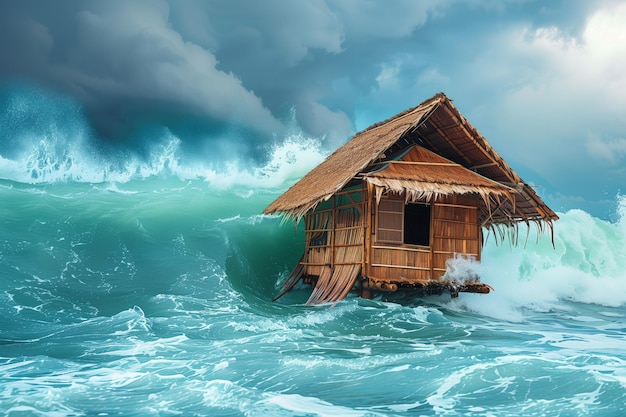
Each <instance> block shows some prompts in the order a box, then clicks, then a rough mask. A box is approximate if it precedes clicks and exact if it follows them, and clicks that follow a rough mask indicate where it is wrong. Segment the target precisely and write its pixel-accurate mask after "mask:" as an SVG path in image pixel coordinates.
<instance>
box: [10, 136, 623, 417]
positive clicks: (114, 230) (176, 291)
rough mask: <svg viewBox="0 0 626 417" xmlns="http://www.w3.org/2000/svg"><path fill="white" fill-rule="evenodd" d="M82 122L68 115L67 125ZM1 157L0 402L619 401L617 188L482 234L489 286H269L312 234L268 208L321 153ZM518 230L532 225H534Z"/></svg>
mask: <svg viewBox="0 0 626 417" xmlns="http://www.w3.org/2000/svg"><path fill="white" fill-rule="evenodd" d="M74 133H75V132H73V133H72V134H74ZM26 142H27V144H28V146H24V148H23V149H21V150H20V152H17V151H15V152H14V153H12V154H11V155H9V154H8V153H7V152H5V153H3V154H2V156H1V157H0V178H3V179H1V180H0V201H1V202H2V203H1V204H0V300H1V302H0V414H2V415H7V416H55V417H56V416H177V415H182V416H616V417H617V416H623V415H625V413H626V406H625V404H626V309H625V307H626V272H625V271H626V199H625V198H623V197H621V196H617V197H616V198H615V207H616V216H615V218H616V220H615V221H613V222H609V221H605V220H601V219H598V218H594V217H593V216H591V215H589V214H588V213H586V212H584V211H580V210H571V211H568V212H566V213H560V216H561V220H559V221H558V222H557V223H556V225H555V247H554V248H553V247H552V245H551V243H550V239H549V237H547V236H544V238H543V239H540V240H539V241H537V240H536V236H535V235H534V231H533V230H531V233H530V236H529V239H528V242H527V243H526V245H524V244H523V239H521V240H522V244H521V245H520V246H519V247H517V248H511V247H509V246H508V245H506V244H505V245H502V246H495V245H494V244H493V241H488V243H487V245H486V247H485V250H484V254H483V256H484V258H483V264H482V265H481V266H480V274H481V276H482V277H483V281H484V282H486V283H488V284H490V285H492V286H493V287H494V288H495V292H493V293H492V294H489V295H480V294H461V296H460V297H459V298H457V299H454V300H452V299H451V298H450V297H449V296H446V295H444V296H439V297H432V298H425V299H408V298H405V299H395V300H393V301H395V302H392V300H385V299H382V298H380V297H379V298H376V299H374V300H363V299H359V298H357V297H356V296H355V295H354V294H351V295H350V296H349V297H348V298H347V299H346V300H345V301H342V302H340V303H338V304H336V305H334V306H317V307H310V306H304V305H303V303H304V302H305V300H306V299H307V297H308V294H309V289H308V288H307V287H306V286H302V287H298V288H296V290H295V291H293V292H291V293H289V294H288V295H287V296H285V297H284V298H282V299H281V300H280V301H279V302H276V303H272V302H271V299H272V297H273V296H274V295H276V293H277V291H278V289H279V287H280V284H281V282H282V280H284V279H285V278H286V275H287V273H288V271H289V270H290V269H291V268H292V267H293V266H294V264H295V262H296V261H297V260H298V258H299V255H300V253H301V250H302V246H301V241H302V240H303V237H302V235H301V234H300V233H298V231H297V230H296V229H295V228H294V226H293V225H292V224H289V223H287V224H281V220H280V218H276V217H266V216H262V215H261V212H262V210H263V208H264V207H265V206H266V205H267V204H269V203H270V202H271V201H272V200H273V199H274V198H275V197H276V196H277V195H279V194H280V193H281V192H282V191H284V190H285V189H286V187H288V186H289V185H290V184H291V183H292V182H293V181H294V180H295V179H296V178H298V177H300V176H301V175H303V173H304V172H306V171H307V170H308V169H310V168H311V167H312V166H314V165H315V164H317V163H318V162H319V160H320V159H321V158H322V157H323V155H322V152H321V151H319V149H318V148H317V147H316V145H315V143H314V142H311V141H307V140H305V139H303V138H299V137H293V138H291V139H289V140H287V141H285V143H284V144H282V145H280V146H277V147H276V148H275V149H274V150H273V153H272V158H270V160H269V161H268V162H266V163H264V164H261V165H259V167H258V168H254V169H241V168H240V167H239V166H238V165H237V164H235V163H232V164H231V163H226V164H221V165H220V166H219V167H217V166H214V167H208V166H204V167H198V166H194V165H193V164H191V163H188V162H185V161H183V160H181V158H179V154H178V152H179V148H178V145H179V143H178V142H177V141H176V140H172V141H169V142H167V141H165V142H163V143H162V144H161V145H160V146H156V147H155V148H154V149H153V150H152V151H151V152H152V153H150V156H149V157H147V158H143V159H136V160H134V159H132V158H129V159H125V160H123V161H121V162H120V160H119V156H115V158H118V160H117V162H119V163H116V164H115V163H111V159H108V160H107V159H102V158H98V157H96V156H94V154H93V153H90V152H85V149H86V147H85V146H84V145H83V144H81V143H80V141H70V142H68V141H67V140H65V139H64V138H63V137H62V135H61V137H57V136H55V133H54V132H52V131H51V132H47V134H46V135H42V136H40V137H36V138H34V139H32V140H30V141H26ZM522 236H525V235H524V234H523V235H522Z"/></svg>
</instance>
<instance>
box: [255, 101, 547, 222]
mask: <svg viewBox="0 0 626 417" xmlns="http://www.w3.org/2000/svg"><path fill="white" fill-rule="evenodd" d="M414 145H419V146H420V147H422V148H425V149H427V150H429V151H431V153H430V154H428V155H427V154H426V153H424V152H422V151H419V150H418V151H415V154H413V155H411V156H410V157H409V158H417V159H419V158H422V159H425V160H424V161H419V160H417V159H416V160H415V161H414V162H428V161H430V162H435V159H436V158H434V157H433V156H432V153H434V154H436V155H439V156H441V157H442V158H444V160H447V162H446V163H448V164H452V163H454V165H448V166H444V165H441V166H438V167H437V166H436V165H432V164H431V165H430V166H428V165H426V164H413V165H414V166H413V167H412V168H409V167H408V166H409V165H410V164H405V165H407V166H406V167H400V165H403V164H400V163H394V162H390V161H391V160H397V159H398V157H399V155H404V153H405V152H406V150H407V149H409V148H410V147H412V146H414ZM411 152H413V151H411ZM411 152H409V154H411ZM407 155H408V154H407ZM381 163H383V164H384V163H389V166H388V167H387V168H386V169H385V170H383V171H376V170H377V169H378V168H380V166H381V165H380V164H381ZM444 168H446V169H444ZM459 168H462V170H460V169H459ZM413 171H414V172H413ZM472 174H473V175H472ZM354 178H362V179H366V180H367V181H369V182H371V183H373V184H374V185H377V186H378V187H381V189H384V188H385V187H386V188H387V189H389V190H394V189H397V188H402V189H403V191H405V192H408V193H410V194H411V193H412V195H414V196H417V195H419V194H420V193H422V194H424V193H426V194H430V195H435V194H443V195H445V194H450V193H452V192H455V193H456V192H461V191H462V190H465V192H461V193H462V194H467V193H478V194H480V195H481V196H483V198H485V196H488V198H491V200H486V203H489V201H492V202H493V203H494V206H493V207H491V206H490V207H489V208H488V211H489V214H488V218H487V219H483V223H484V225H486V226H489V225H491V224H504V225H512V224H515V223H517V222H520V221H525V222H529V221H535V222H541V221H544V222H547V223H548V224H551V222H552V221H553V220H556V219H558V216H557V215H556V214H555V213H554V212H553V211H552V210H551V209H550V208H549V207H548V206H547V205H546V204H545V203H544V202H543V201H541V199H540V198H539V196H537V194H536V193H535V191H534V190H533V189H532V188H531V187H530V186H529V185H528V184H526V183H525V182H524V181H522V179H521V178H520V177H519V176H518V175H517V174H516V173H515V172H514V171H513V170H512V169H511V168H510V167H509V165H508V164H507V163H506V162H505V161H504V160H503V159H502V158H501V157H500V155H498V153H497V152H496V151H495V150H493V148H492V147H491V146H490V145H489V143H488V142H487V141H486V140H485V138H483V137H482V136H481V135H480V133H478V131H477V130H476V129H475V128H474V127H473V126H472V125H471V124H470V123H469V122H468V121H467V120H465V118H464V117H463V116H462V115H461V113H459V111H458V110H457V109H456V108H455V107H454V105H453V104H452V101H451V100H449V99H448V98H447V97H446V96H445V95H444V94H442V93H440V94H437V95H435V96H434V97H432V98H430V99H428V100H426V101H424V102H423V103H422V104H420V105H419V106H417V107H414V108H412V109H409V110H407V111H405V112H403V113H400V114H398V115H396V116H394V117H392V118H390V119H387V120H385V121H383V122H380V123H377V124H375V125H373V126H370V127H369V128H367V129H365V130H364V131H362V132H359V133H357V134H356V135H355V136H354V137H353V138H352V139H351V140H350V141H349V142H347V143H346V144H345V145H343V146H342V147H340V148H339V149H337V150H336V151H335V152H334V153H333V154H331V155H330V156H329V157H328V158H326V160H325V161H324V162H322V163H321V164H320V165H318V166H317V167H315V168H314V169H313V170H311V172H309V173H308V174H307V175H306V176H305V177H304V178H302V179H301V180H300V181H299V182H297V183H296V184H295V185H294V186H292V187H291V188H290V189H288V190H287V191H286V192H285V193H284V194H282V195H281V196H280V197H278V198H277V199H276V200H275V201H274V202H273V203H272V204H270V205H269V206H268V207H267V208H266V209H265V211H264V212H265V213H266V214H271V213H276V212H282V213H284V214H286V215H287V216H293V217H296V218H300V217H302V216H303V215H304V214H306V213H307V212H308V211H309V210H311V209H313V208H315V207H316V206H317V205H318V204H319V203H321V202H323V201H326V200H328V199H329V198H330V197H331V196H332V195H333V194H335V193H336V192H338V191H340V190H341V189H342V188H343V187H345V186H346V185H347V184H348V183H349V182H350V181H351V180H353V179H354ZM399 181H400V182H399ZM505 195H506V196H507V197H506V198H504V199H501V198H500V197H501V196H505ZM511 195H513V198H510V196H511ZM488 205H489V204H488Z"/></svg>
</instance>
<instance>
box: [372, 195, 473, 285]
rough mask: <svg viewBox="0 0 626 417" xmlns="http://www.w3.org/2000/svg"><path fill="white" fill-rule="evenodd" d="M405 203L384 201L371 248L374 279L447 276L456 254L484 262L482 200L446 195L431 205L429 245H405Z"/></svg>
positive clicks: (392, 279)
mask: <svg viewBox="0 0 626 417" xmlns="http://www.w3.org/2000/svg"><path fill="white" fill-rule="evenodd" d="M404 203H405V202H404V199H402V198H398V197H385V196H383V198H382V199H381V200H380V203H379V205H378V210H377V212H376V215H375V216H374V223H375V227H374V230H373V231H372V232H373V233H372V235H373V236H372V239H371V244H370V246H369V257H368V259H369V268H368V273H369V276H370V277H373V278H377V279H384V280H391V281H397V282H405V283H411V282H416V281H417V282H420V281H421V282H424V281H429V280H432V279H435V280H436V279H438V278H440V277H441V276H442V275H444V273H445V271H446V261H447V260H448V259H450V258H453V257H454V256H455V255H456V254H463V255H468V256H473V257H475V258H476V259H480V249H481V248H480V244H481V236H480V225H479V223H478V204H479V201H478V197H473V196H471V197H464V196H458V195H452V196H443V197H440V198H439V199H437V200H436V201H435V202H434V203H433V204H431V222H430V228H431V230H430V236H431V237H430V245H429V246H420V245H408V244H405V243H404V207H405V204H404ZM375 205H376V204H375V203H374V204H372V206H375Z"/></svg>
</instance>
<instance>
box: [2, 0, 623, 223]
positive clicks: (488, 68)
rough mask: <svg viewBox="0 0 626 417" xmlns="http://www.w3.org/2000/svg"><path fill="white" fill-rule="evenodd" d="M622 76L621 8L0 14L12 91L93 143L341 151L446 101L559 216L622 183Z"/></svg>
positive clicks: (386, 6) (332, 1) (275, 3)
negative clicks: (204, 140) (178, 140)
mask: <svg viewBox="0 0 626 417" xmlns="http://www.w3.org/2000/svg"><path fill="white" fill-rule="evenodd" d="M625 68H626V5H625V4H624V2H622V1H610V0H597V1H583V0H579V1H576V0H574V1H564V0H563V1H551V2H541V1H530V0H529V1H523V0H515V1H514V0H511V1H490V0H473V1H469V2H468V1H455V0H447V1H435V0H424V1H413V0H391V1H374V0H362V1H357V0H302V1H280V0H267V1H255V0H240V1H225V0H213V1H202V0H185V1H173V0H172V1H165V0H136V1H132V2H129V1H121V0H112V1H93V0H86V1H78V0H66V1H62V2H49V1H42V0H39V1H36V0H22V1H19V2H8V1H5V2H1V3H0V78H1V80H2V81H3V82H5V83H10V82H16V81H17V82H25V83H32V84H33V85H37V86H41V87H43V88H46V89H49V90H50V91H54V92H58V93H61V94H65V95H68V96H70V97H73V98H74V99H76V100H77V101H78V102H79V103H80V105H81V106H82V108H83V109H84V111H85V112H86V114H87V115H88V117H89V120H90V123H91V125H92V126H93V129H94V131H95V132H96V135H98V136H100V137H103V138H109V139H112V140H117V141H122V142H123V141H124V140H125V137H127V136H128V135H129V132H132V131H133V129H137V128H139V127H141V126H143V125H145V124H155V125H162V126H166V127H170V128H171V129H177V128H180V127H181V125H187V126H194V129H193V131H194V132H195V134H197V132H202V134H203V135H205V136H211V135H215V134H217V132H219V131H220V130H224V129H229V127H230V126H232V125H237V126H241V129H244V130H246V131H248V132H251V134H250V135H249V136H248V137H256V138H266V139H257V140H261V141H263V140H269V139H267V138H272V137H273V138H276V137H278V138H280V137H282V135H284V134H285V132H286V131H287V130H288V129H289V128H290V125H291V124H292V123H296V124H297V125H298V126H299V128H301V129H302V130H303V131H304V132H305V133H306V134H308V135H310V136H314V137H318V138H322V139H323V141H324V143H325V144H326V146H327V147H328V149H333V148H334V147H336V146H338V145H339V144H341V143H343V142H345V140H347V139H348V138H349V137H350V136H351V135H352V134H353V133H354V132H355V131H357V130H360V129H362V128H365V127H366V126H367V125H369V124H371V123H374V122H376V121H379V120H381V119H384V118H386V117H389V116H391V115H393V114H395V113H397V112H399V111H402V110H404V109H406V108H408V107H411V106H414V105H416V104H418V103H419V102H420V101H422V100H424V99H426V98H428V97H430V96H431V95H433V94H435V93H437V92H439V91H443V92H445V93H446V94H447V95H448V96H449V97H450V98H452V99H453V100H454V101H455V103H456V105H457V107H458V108H459V110H460V111H461V112H462V113H463V114H464V115H466V116H467V118H468V119H469V120H470V121H471V122H472V124H474V125H475V126H476V127H477V128H478V129H479V131H480V132H481V133H482V134H483V135H484V136H485V137H486V138H487V139H488V140H489V141H490V142H491V143H492V144H493V145H494V147H495V148H496V149H497V150H498V151H499V152H500V153H501V154H502V156H503V157H504V158H505V159H507V160H508V161H509V162H510V163H511V165H512V166H514V167H515V168H516V169H517V170H518V172H520V174H522V176H523V177H524V178H525V179H527V180H529V181H531V182H536V183H538V184H542V186H543V187H544V188H543V189H542V194H543V195H544V197H547V198H548V199H551V200H552V201H554V202H557V204H560V205H561V206H558V205H557V207H556V209H566V208H569V207H572V206H574V205H575V204H579V203H580V201H581V200H584V201H585V202H586V207H585V208H587V209H591V210H593V207H594V206H599V205H602V204H605V206H604V207H606V204H607V202H610V201H614V197H615V194H616V193H618V192H620V190H623V189H624V187H625V186H626V169H625V168H624V166H625V165H626V150H625V149H626V146H625V145H624V142H625V141H626V115H625V113H624V111H623V109H624V108H626V106H625V105H626V71H624V69H625ZM294 118H295V120H293V119H294ZM250 140H252V139H250ZM604 210H605V211H606V209H604Z"/></svg>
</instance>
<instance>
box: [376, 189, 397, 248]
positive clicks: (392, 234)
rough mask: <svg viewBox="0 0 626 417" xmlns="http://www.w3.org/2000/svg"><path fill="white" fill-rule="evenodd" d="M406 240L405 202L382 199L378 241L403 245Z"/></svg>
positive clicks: (379, 206)
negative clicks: (404, 239)
mask: <svg viewBox="0 0 626 417" xmlns="http://www.w3.org/2000/svg"><path fill="white" fill-rule="evenodd" d="M403 238H404V201H403V200H392V199H382V200H381V201H380V204H379V205H378V216H377V221H376V240H377V241H378V242H391V243H402V241H403Z"/></svg>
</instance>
